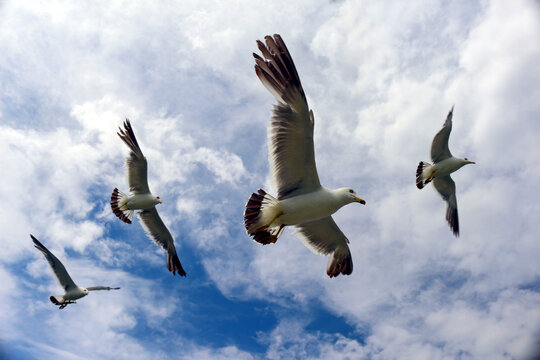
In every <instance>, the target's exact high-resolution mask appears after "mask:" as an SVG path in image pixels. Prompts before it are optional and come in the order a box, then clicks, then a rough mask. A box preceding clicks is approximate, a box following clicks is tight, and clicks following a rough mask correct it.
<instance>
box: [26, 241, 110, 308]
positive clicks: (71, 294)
mask: <svg viewBox="0 0 540 360" xmlns="http://www.w3.org/2000/svg"><path fill="white" fill-rule="evenodd" d="M30 237H31V238H32V241H33V242H34V247H35V248H36V249H38V250H39V251H41V252H42V253H43V255H45V259H47V261H48V262H49V265H50V266H51V269H52V271H53V272H54V275H55V276H56V280H58V282H59V283H60V285H61V286H62V287H63V288H64V291H65V294H64V295H51V296H50V297H49V300H51V302H52V303H53V304H54V305H58V309H63V308H65V307H66V306H68V305H69V304H76V302H75V300H77V299H80V298H82V297H85V296H86V295H88V292H89V291H96V290H118V289H120V288H119V287H115V288H113V287H109V286H90V287H87V288H83V287H80V286H77V285H75V283H74V282H73V280H72V279H71V276H69V274H68V272H67V271H66V268H65V267H64V265H62V263H61V262H60V260H58V258H57V257H56V256H54V255H53V253H52V252H50V251H49V249H47V248H46V247H45V246H43V244H42V243H40V242H39V241H38V239H36V238H35V237H34V236H33V235H32V234H30Z"/></svg>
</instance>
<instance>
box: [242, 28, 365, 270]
mask: <svg viewBox="0 0 540 360" xmlns="http://www.w3.org/2000/svg"><path fill="white" fill-rule="evenodd" d="M265 40H266V45H265V44H263V43H262V42H261V41H257V45H258V47H259V50H260V51H261V53H262V55H263V57H264V58H262V57H260V56H259V55H257V54H253V56H254V57H255V63H256V64H255V72H256V74H257V76H258V77H259V79H260V80H261V82H262V83H263V85H264V86H265V87H266V88H267V89H268V91H270V93H271V94H272V95H273V96H274V97H275V98H276V100H277V102H278V103H277V104H276V105H274V109H273V113H272V119H271V120H270V126H269V129H268V132H269V146H268V147H269V150H270V156H269V161H270V173H271V175H272V181H273V183H274V185H275V186H276V188H277V192H278V194H277V198H275V197H273V196H272V195H270V194H268V193H266V191H264V190H262V189H259V190H258V191H257V193H253V194H252V195H251V197H250V199H249V200H248V202H247V204H246V210H245V212H244V225H245V227H246V231H247V233H248V234H249V235H250V236H252V237H253V240H255V241H257V242H259V243H261V244H263V245H266V244H270V243H275V242H276V240H277V239H278V238H279V236H280V235H281V233H282V232H283V229H284V227H285V226H291V225H292V226H295V227H296V228H297V231H296V232H295V234H297V235H298V236H299V237H300V238H301V239H302V241H303V242H304V244H305V245H306V246H307V247H308V248H310V249H311V250H312V251H314V252H315V253H318V254H322V255H329V254H332V256H331V257H330V260H329V262H328V266H327V268H326V274H327V275H328V276H329V277H335V276H338V275H339V274H343V275H350V274H351V273H352V270H353V262H352V257H351V252H350V250H349V246H348V243H349V240H348V239H347V238H346V237H345V235H344V234H343V233H342V232H341V230H340V229H339V227H338V226H337V225H336V223H335V222H334V220H333V219H332V217H331V216H330V215H332V214H333V213H335V212H336V211H337V210H339V209H340V208H341V207H342V206H344V205H347V204H350V203H352V202H358V203H361V204H365V201H364V200H362V199H361V198H359V197H357V196H356V193H355V192H354V190H352V189H350V188H340V189H336V190H330V189H326V188H324V187H322V186H321V184H320V182H319V176H318V174H317V168H316V166H315V150H314V147H313V126H314V117H313V112H312V111H311V110H310V109H309V106H308V103H307V100H306V96H305V94H304V90H303V89H302V84H301V83H300V78H299V76H298V73H297V72H296V68H295V66H294V63H293V60H292V58H291V55H290V54H289V51H288V50H287V47H286V46H285V43H284V42H283V40H282V39H281V36H279V35H274V36H273V37H271V36H266V37H265Z"/></svg>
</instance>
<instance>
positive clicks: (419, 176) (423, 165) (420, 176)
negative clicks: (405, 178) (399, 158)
mask: <svg viewBox="0 0 540 360" xmlns="http://www.w3.org/2000/svg"><path fill="white" fill-rule="evenodd" d="M429 167H431V164H430V163H428V162H425V161H420V163H419V164H418V167H417V168H416V187H417V188H419V189H422V188H423V187H424V185H426V184H427V183H429V182H430V181H431V179H429V176H428V175H427V174H426V171H425V170H426V169H428V168H429Z"/></svg>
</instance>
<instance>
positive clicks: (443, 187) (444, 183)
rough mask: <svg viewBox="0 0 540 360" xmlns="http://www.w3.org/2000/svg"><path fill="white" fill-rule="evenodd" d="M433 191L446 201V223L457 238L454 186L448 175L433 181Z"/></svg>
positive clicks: (457, 225) (457, 226) (457, 223)
mask: <svg viewBox="0 0 540 360" xmlns="http://www.w3.org/2000/svg"><path fill="white" fill-rule="evenodd" d="M433 186H434V187H435V190H437V192H438V193H439V195H441V197H442V198H443V200H444V201H446V221H448V225H450V229H452V232H453V233H454V235H455V236H459V219H458V210H457V199H456V184H455V183H454V180H452V178H451V177H450V175H445V176H439V177H436V178H434V179H433Z"/></svg>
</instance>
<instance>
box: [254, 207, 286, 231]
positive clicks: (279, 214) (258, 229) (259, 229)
mask: <svg viewBox="0 0 540 360" xmlns="http://www.w3.org/2000/svg"><path fill="white" fill-rule="evenodd" d="M281 215H283V211H280V212H279V213H278V214H277V215H276V216H274V218H273V219H272V221H270V222H269V223H268V224H266V225H263V226H259V227H258V228H257V229H256V230H255V232H258V231H261V230H264V229H266V228H268V227H269V226H270V225H272V223H273V222H274V221H276V219H277V218H278V217H280V216H281ZM283 226H285V225H281V228H282V227H283ZM281 228H280V230H281Z"/></svg>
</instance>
